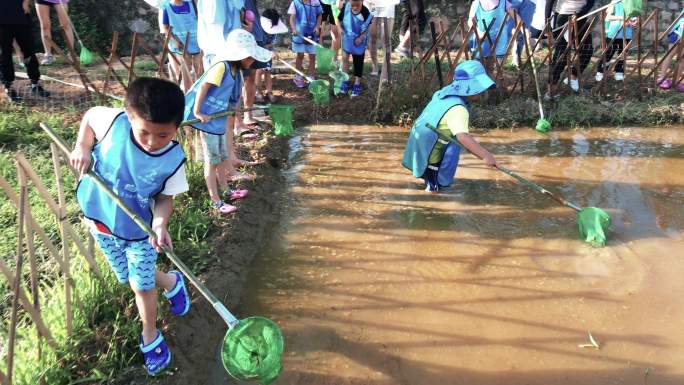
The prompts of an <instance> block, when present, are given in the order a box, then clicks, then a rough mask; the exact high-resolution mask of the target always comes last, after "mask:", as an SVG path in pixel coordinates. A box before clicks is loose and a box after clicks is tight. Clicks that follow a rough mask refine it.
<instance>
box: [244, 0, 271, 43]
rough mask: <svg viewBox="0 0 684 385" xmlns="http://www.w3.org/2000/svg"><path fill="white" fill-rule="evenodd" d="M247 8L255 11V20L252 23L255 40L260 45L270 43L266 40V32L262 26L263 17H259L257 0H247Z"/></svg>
mask: <svg viewBox="0 0 684 385" xmlns="http://www.w3.org/2000/svg"><path fill="white" fill-rule="evenodd" d="M245 9H246V10H250V11H252V12H253V13H254V22H253V23H252V35H254V40H256V42H257V44H258V45H260V46H263V45H266V44H269V43H268V42H266V38H267V37H266V32H264V29H263V28H262V27H261V18H260V17H259V7H257V4H256V0H245Z"/></svg>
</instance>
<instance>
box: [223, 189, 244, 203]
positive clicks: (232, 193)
mask: <svg viewBox="0 0 684 385" xmlns="http://www.w3.org/2000/svg"><path fill="white" fill-rule="evenodd" d="M226 195H227V196H228V199H230V200H231V201H234V200H238V199H242V198H244V197H246V196H247V195H249V190H245V189H238V190H230V189H229V190H228V191H226Z"/></svg>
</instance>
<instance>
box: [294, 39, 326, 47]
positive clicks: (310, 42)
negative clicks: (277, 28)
mask: <svg viewBox="0 0 684 385" xmlns="http://www.w3.org/2000/svg"><path fill="white" fill-rule="evenodd" d="M300 37H301V38H302V39H304V41H306V42H307V43H309V44H313V45H315V46H316V47H321V48H325V47H323V46H322V45H320V44H319V43H318V42H316V41H313V40H311V39H309V38H308V37H306V36H300Z"/></svg>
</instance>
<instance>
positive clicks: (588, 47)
mask: <svg viewBox="0 0 684 385" xmlns="http://www.w3.org/2000/svg"><path fill="white" fill-rule="evenodd" d="M577 27H578V28H577V29H578V37H577V38H578V40H581V39H582V37H583V36H584V35H585V33H586V32H587V28H588V27H589V25H588V24H587V19H582V20H579V21H578V22H577ZM620 43H622V41H620ZM593 55H594V42H593V39H592V33H591V32H589V36H587V38H586V40H584V43H583V44H582V45H581V46H580V55H579V59H580V68H579V73H576V71H573V73H574V75H575V76H578V75H579V74H581V73H583V72H584V70H586V69H587V67H588V66H589V63H590V62H591V57H592V56H593Z"/></svg>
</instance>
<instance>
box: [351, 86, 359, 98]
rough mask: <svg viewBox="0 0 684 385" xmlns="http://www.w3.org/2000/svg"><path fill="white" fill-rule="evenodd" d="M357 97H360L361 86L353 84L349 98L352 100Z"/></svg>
mask: <svg viewBox="0 0 684 385" xmlns="http://www.w3.org/2000/svg"><path fill="white" fill-rule="evenodd" d="M359 95H361V84H354V85H353V86H352V92H351V97H352V98H354V97H357V96H359Z"/></svg>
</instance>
